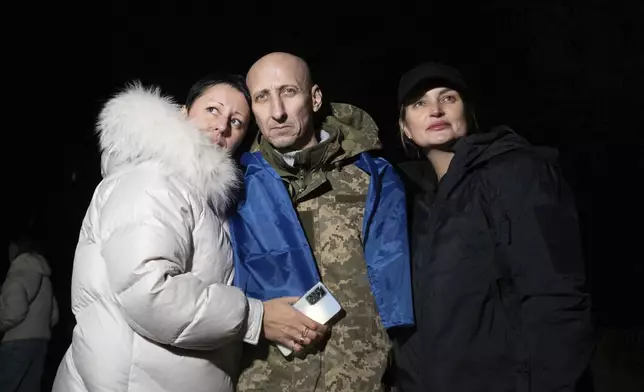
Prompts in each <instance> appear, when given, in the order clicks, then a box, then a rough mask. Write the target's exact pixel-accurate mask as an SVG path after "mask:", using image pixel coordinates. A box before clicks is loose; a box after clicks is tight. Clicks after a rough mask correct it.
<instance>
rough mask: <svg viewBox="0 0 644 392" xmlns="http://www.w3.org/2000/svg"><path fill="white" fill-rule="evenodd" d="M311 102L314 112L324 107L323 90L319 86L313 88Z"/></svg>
mask: <svg viewBox="0 0 644 392" xmlns="http://www.w3.org/2000/svg"><path fill="white" fill-rule="evenodd" d="M311 100H312V101H313V111H314V112H317V111H318V110H320V108H321V107H322V89H320V86H318V85H317V84H316V85H314V86H313V87H311Z"/></svg>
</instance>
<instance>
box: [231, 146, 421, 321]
mask: <svg viewBox="0 0 644 392" xmlns="http://www.w3.org/2000/svg"><path fill="white" fill-rule="evenodd" d="M242 165H243V166H244V167H245V168H246V173H245V175H244V186H245V192H244V196H243V197H242V198H241V200H240V201H239V204H238V208H237V212H236V213H235V214H233V216H231V218H230V232H231V240H232V244H233V252H234V262H235V278H234V285H235V286H237V287H239V288H241V289H242V290H243V291H244V292H245V293H246V295H248V296H249V297H252V298H257V299H260V300H263V301H265V300H269V299H273V298H278V297H283V296H301V295H302V294H304V293H305V292H306V291H307V290H308V289H309V288H311V287H312V286H313V285H314V284H316V283H317V282H319V281H320V276H319V274H318V271H317V266H316V263H315V259H314V256H313V252H312V251H311V247H310V246H309V243H308V241H307V239H306V235H305V233H304V230H303V229H302V226H301V224H300V222H299V219H298V216H297V212H296V211H295V209H294V208H293V204H292V202H291V199H290V197H289V194H288V192H287V190H286V187H285V186H284V183H283V181H282V179H281V178H280V176H279V175H278V174H277V172H275V170H274V169H273V168H272V167H271V166H270V164H269V163H268V162H267V161H266V160H265V159H264V158H263V157H262V155H261V154H260V153H259V152H255V153H252V154H251V153H247V154H244V156H243V157H242ZM356 166H358V167H359V168H360V169H361V170H363V171H365V172H366V173H368V174H369V175H370V176H371V181H370V184H369V190H368V193H367V201H366V206H365V216H364V219H363V228H362V229H363V238H364V255H365V259H366V264H367V271H368V275H369V281H370V284H371V290H372V292H373V295H374V298H375V300H376V304H377V307H378V312H379V314H380V318H381V320H382V323H383V325H384V327H385V328H391V327H395V326H404V325H413V324H414V317H413V306H412V295H411V280H410V261H409V245H408V238H407V214H406V202H405V193H404V188H403V184H402V182H401V181H400V178H399V177H398V176H397V174H396V173H395V172H394V170H393V168H392V166H391V165H390V164H389V163H388V162H387V161H386V160H384V159H381V158H376V159H374V158H372V157H371V156H369V155H368V154H367V153H362V154H360V156H359V159H358V160H357V161H356Z"/></svg>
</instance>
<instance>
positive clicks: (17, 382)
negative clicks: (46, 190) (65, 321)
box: [0, 238, 58, 392]
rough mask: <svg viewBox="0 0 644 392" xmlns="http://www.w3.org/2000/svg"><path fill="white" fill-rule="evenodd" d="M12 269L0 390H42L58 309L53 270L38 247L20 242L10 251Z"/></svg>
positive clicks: (2, 317)
mask: <svg viewBox="0 0 644 392" xmlns="http://www.w3.org/2000/svg"><path fill="white" fill-rule="evenodd" d="M9 262H10V267H9V271H8V272H7V277H6V280H5V281H4V283H3V285H2V292H1V293H0V335H2V334H3V335H4V336H3V337H2V343H1V344H0V390H2V391H6V392H36V391H38V392H39V391H40V390H41V378H42V374H43V370H44V364H45V357H46V355H47V347H48V345H49V340H50V338H51V330H52V328H53V327H54V326H55V325H56V324H57V323H58V304H57V303H56V297H55V296H54V292H53V289H52V284H51V278H50V277H51V268H50V266H49V263H48V262H47V260H46V259H45V257H44V256H43V255H42V252H39V251H38V247H37V246H36V244H35V243H34V242H33V241H32V240H30V239H28V238H21V239H19V240H17V241H12V242H11V243H10V245H9Z"/></svg>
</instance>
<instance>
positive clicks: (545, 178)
mask: <svg viewBox="0 0 644 392" xmlns="http://www.w3.org/2000/svg"><path fill="white" fill-rule="evenodd" d="M398 100H399V108H400V130H401V137H402V139H403V142H404V143H405V144H406V145H407V147H408V148H410V149H411V150H412V151H413V152H414V153H415V154H416V155H417V157H420V158H423V159H421V160H416V161H413V162H410V163H407V164H403V165H401V169H402V171H403V173H404V177H405V178H406V179H407V180H408V184H409V189H410V194H409V199H410V202H411V204H412V207H411V208H412V213H411V214H410V215H409V216H412V217H413V218H412V219H413V220H412V222H411V224H412V231H411V233H412V234H411V242H412V259H413V288H414V301H415V312H416V320H417V330H416V333H415V334H414V335H413V336H412V337H411V338H410V339H409V340H408V341H407V342H406V343H405V344H403V345H402V346H401V347H399V349H400V350H399V352H398V353H397V362H398V367H399V368H402V369H404V371H403V372H401V374H400V375H399V378H400V387H401V389H402V391H404V392H407V391H414V390H417V391H428V392H461V391H462V392H478V391H481V392H483V391H493V392H505V391H507V392H510V391H512V392H523V391H526V392H527V391H531V392H554V391H575V390H578V389H576V388H577V384H578V381H579V379H580V378H581V375H582V374H583V373H584V371H585V369H586V368H587V366H588V363H589V359H590V355H591V351H592V339H591V333H592V327H591V319H590V298H589V295H588V293H587V292H586V291H585V288H584V281H585V279H584V268H583V267H584V266H583V264H584V263H583V258H582V254H581V248H580V239H579V230H578V221H577V213H576V209H575V206H574V200H573V196H572V193H571V192H570V190H569V188H568V185H567V184H566V182H565V181H564V179H563V178H562V177H561V174H560V171H559V168H558V166H557V163H556V159H557V156H556V155H557V154H556V151H554V150H550V149H543V148H537V147H533V146H531V145H530V144H529V143H528V142H527V141H526V140H525V139H523V138H521V137H520V136H518V135H517V134H515V133H514V132H512V131H511V130H510V129H508V128H498V129H494V130H492V131H491V132H487V133H481V132H479V130H478V129H477V125H476V120H475V117H474V114H473V111H472V109H471V105H470V102H469V96H468V90H467V87H466V85H465V83H464V81H463V79H462V77H461V75H460V73H459V72H458V71H457V70H455V69H453V68H451V67H448V66H445V65H442V64H437V63H427V64H423V65H420V66H419V67H417V68H415V69H413V70H411V71H409V72H408V73H407V74H405V75H404V76H403V78H402V79H401V81H400V85H399V91H398Z"/></svg>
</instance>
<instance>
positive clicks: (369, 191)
mask: <svg viewBox="0 0 644 392" xmlns="http://www.w3.org/2000/svg"><path fill="white" fill-rule="evenodd" d="M322 128H323V130H324V131H325V132H326V133H327V134H328V138H326V139H325V140H324V141H322V142H321V143H319V144H317V145H316V146H314V147H312V148H309V149H306V150H303V151H301V152H299V153H298V154H297V155H296V157H295V163H294V165H293V166H289V165H287V164H286V163H285V162H284V160H283V159H282V158H281V155H280V154H278V153H277V152H275V151H274V150H273V149H272V148H271V147H270V145H268V143H266V142H265V141H263V140H260V141H259V143H258V144H257V146H256V150H257V151H256V152H255V153H253V154H248V155H247V156H245V157H244V159H243V162H242V163H243V164H244V166H246V175H245V186H246V192H245V196H244V197H243V198H242V199H241V200H240V203H239V208H238V214H237V215H236V216H233V217H232V218H231V239H232V242H233V248H234V252H235V262H236V273H235V276H236V278H235V284H236V285H237V286H238V287H241V288H242V289H243V290H245V292H246V293H247V295H249V296H251V297H255V298H259V299H264V300H266V299H270V298H275V297H279V296H284V295H296V296H299V295H302V294H303V293H304V292H305V291H306V290H307V289H308V288H310V287H311V286H312V285H313V284H314V283H315V282H317V281H319V280H321V281H323V282H324V283H325V284H326V286H327V287H328V288H329V290H330V291H331V292H332V293H333V294H334V295H335V296H336V298H337V299H338V300H339V301H340V303H341V304H342V306H343V308H344V310H345V311H346V314H345V315H344V317H343V318H342V319H340V320H339V321H338V322H337V323H335V324H334V325H333V328H332V333H331V336H330V338H329V339H328V341H326V342H325V343H324V344H323V345H321V346H320V347H316V348H315V350H312V351H311V352H308V353H307V354H306V355H303V356H299V357H296V358H284V357H283V356H282V355H281V353H280V352H279V351H278V350H277V349H276V348H275V347H273V346H270V345H268V344H260V345H259V346H255V347H253V346H246V349H245V356H244V362H245V363H244V366H245V369H244V371H243V372H242V374H241V377H240V380H239V385H238V388H239V390H240V391H252V390H263V391H323V390H324V391H357V390H369V391H379V390H383V388H384V387H383V385H382V382H381V379H382V376H383V374H384V372H385V370H386V368H387V365H388V355H389V349H390V343H389V339H388V337H387V334H386V331H385V327H390V326H396V325H408V324H410V323H413V316H412V311H411V289H410V286H409V254H408V245H407V236H406V227H407V226H406V215H405V200H404V193H403V191H402V184H401V183H400V180H399V179H398V178H397V176H396V175H395V174H394V173H393V169H392V168H391V165H389V164H388V163H387V162H386V161H385V160H383V159H381V158H373V157H370V156H369V155H368V154H365V153H366V152H367V151H370V150H374V149H378V148H380V143H379V141H378V138H377V127H376V125H375V123H374V122H373V120H372V119H371V118H370V117H369V116H368V115H367V114H366V113H365V112H363V111H361V110H360V109H358V108H355V107H353V106H350V105H337V104H336V105H333V115H332V116H329V117H327V118H326V120H325V121H324V123H323V126H322ZM263 195H266V196H263ZM284 203H286V204H287V205H288V204H289V203H291V204H292V205H293V207H294V208H292V209H290V210H289V209H285V208H283V206H284ZM280 207H281V208H280ZM271 222H280V223H279V224H277V225H275V226H271ZM280 231H281V232H280ZM284 231H289V233H288V235H284V234H285V233H284ZM275 233H281V234H278V235H275ZM287 237H288V238H290V240H288V241H286V242H284V241H281V239H284V238H287ZM294 238H295V240H293V239H294ZM289 241H290V242H289ZM293 241H294V242H293ZM276 276H282V277H283V278H284V279H283V280H281V281H280V280H279V279H275V277H276ZM392 288H393V290H392ZM381 316H384V317H381Z"/></svg>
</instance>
